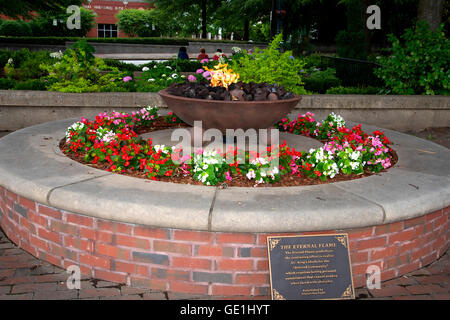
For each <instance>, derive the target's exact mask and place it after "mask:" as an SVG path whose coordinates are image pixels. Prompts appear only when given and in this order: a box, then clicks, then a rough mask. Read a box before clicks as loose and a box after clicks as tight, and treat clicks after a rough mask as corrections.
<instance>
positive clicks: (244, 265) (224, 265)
mask: <svg viewBox="0 0 450 320" xmlns="http://www.w3.org/2000/svg"><path fill="white" fill-rule="evenodd" d="M252 269H253V259H221V260H219V261H217V270H252Z"/></svg>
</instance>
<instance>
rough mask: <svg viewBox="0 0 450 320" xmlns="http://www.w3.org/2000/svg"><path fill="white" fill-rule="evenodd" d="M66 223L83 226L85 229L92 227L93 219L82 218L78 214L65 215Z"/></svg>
mask: <svg viewBox="0 0 450 320" xmlns="http://www.w3.org/2000/svg"><path fill="white" fill-rule="evenodd" d="M66 221H67V222H69V223H73V224H76V225H83V226H86V227H91V228H92V227H93V226H94V219H93V218H91V217H86V216H82V215H79V214H73V213H66Z"/></svg>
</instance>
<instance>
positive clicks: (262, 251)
mask: <svg viewBox="0 0 450 320" xmlns="http://www.w3.org/2000/svg"><path fill="white" fill-rule="evenodd" d="M250 255H251V256H252V257H256V258H267V248H251V249H250Z"/></svg>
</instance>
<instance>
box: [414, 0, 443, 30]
mask: <svg viewBox="0 0 450 320" xmlns="http://www.w3.org/2000/svg"><path fill="white" fill-rule="evenodd" d="M443 6H444V0H420V1H419V9H418V14H417V18H418V19H419V21H420V20H425V21H426V22H427V23H428V25H429V26H430V28H431V30H433V31H436V30H437V28H438V26H439V24H440V23H441V17H442V11H443Z"/></svg>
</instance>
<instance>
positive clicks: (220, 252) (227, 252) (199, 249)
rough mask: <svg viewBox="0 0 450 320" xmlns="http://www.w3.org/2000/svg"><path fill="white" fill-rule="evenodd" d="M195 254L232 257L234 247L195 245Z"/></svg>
mask: <svg viewBox="0 0 450 320" xmlns="http://www.w3.org/2000/svg"><path fill="white" fill-rule="evenodd" d="M194 254H195V255H197V256H209V257H233V256H234V248H232V247H222V246H209V245H196V246H195V252H194Z"/></svg>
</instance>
